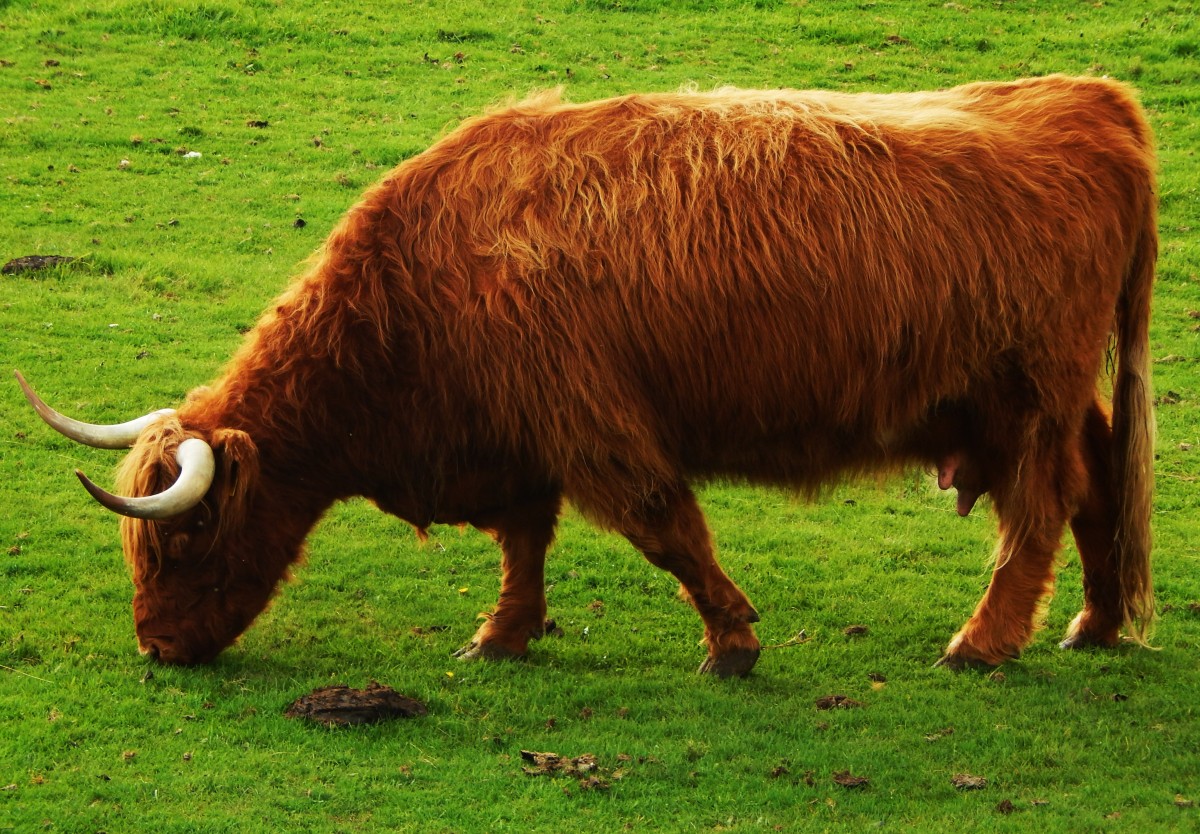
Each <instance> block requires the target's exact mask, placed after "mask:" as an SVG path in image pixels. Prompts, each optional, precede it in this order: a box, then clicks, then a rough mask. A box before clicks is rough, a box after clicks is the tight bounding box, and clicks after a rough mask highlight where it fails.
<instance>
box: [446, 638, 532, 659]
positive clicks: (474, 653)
mask: <svg viewBox="0 0 1200 834" xmlns="http://www.w3.org/2000/svg"><path fill="white" fill-rule="evenodd" d="M454 656H455V657H457V658H458V659H459V660H512V659H513V658H517V657H522V656H523V655H519V654H517V653H516V652H513V651H511V650H510V649H506V648H505V647H504V646H501V645H499V644H497V643H479V642H477V641H475V640H472V641H471V642H470V643H467V645H465V646H463V647H462V648H461V649H459V650H458V651H456V652H455V653H454Z"/></svg>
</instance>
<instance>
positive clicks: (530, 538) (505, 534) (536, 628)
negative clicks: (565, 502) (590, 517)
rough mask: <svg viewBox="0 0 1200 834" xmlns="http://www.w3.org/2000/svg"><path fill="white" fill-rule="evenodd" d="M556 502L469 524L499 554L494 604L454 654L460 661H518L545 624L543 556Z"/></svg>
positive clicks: (541, 502)
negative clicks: (485, 536) (497, 597)
mask: <svg viewBox="0 0 1200 834" xmlns="http://www.w3.org/2000/svg"><path fill="white" fill-rule="evenodd" d="M560 505H561V498H560V496H558V495H554V496H553V497H550V498H546V499H542V500H539V501H534V502H530V503H527V504H523V505H520V506H517V507H513V508H509V509H505V510H500V511H496V512H492V513H488V514H486V515H483V516H480V517H478V518H474V519H472V520H471V523H472V525H473V526H475V527H477V528H479V529H480V530H483V531H484V532H486V533H488V534H490V535H491V536H492V538H494V539H495V540H496V542H497V543H498V544H499V545H500V548H501V550H502V551H503V554H504V561H503V573H502V575H501V579H500V601H499V602H498V603H497V604H496V608H495V610H494V611H493V612H492V613H491V614H487V615H485V619H484V623H483V625H481V626H480V627H479V630H478V631H476V632H475V636H474V637H472V638H471V642H469V643H467V645H465V646H463V647H462V648H461V649H459V650H458V652H456V653H455V656H456V657H459V658H461V659H464V660H470V659H475V658H487V659H500V658H509V657H520V656H522V655H524V654H525V650H526V649H527V647H528V645H529V641H530V640H531V639H534V638H537V637H541V636H542V631H543V629H544V628H545V622H546V583H545V572H546V571H545V567H546V551H547V550H548V549H549V547H550V543H551V542H552V541H553V540H554V528H555V526H556V525H557V523H558V513H559V508H560Z"/></svg>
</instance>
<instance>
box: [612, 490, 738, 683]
mask: <svg viewBox="0 0 1200 834" xmlns="http://www.w3.org/2000/svg"><path fill="white" fill-rule="evenodd" d="M620 529H621V532H622V533H623V534H624V535H625V537H626V538H627V539H629V541H630V542H632V543H633V545H634V547H636V548H637V549H638V550H640V551H641V552H642V553H643V554H644V555H645V557H646V559H648V560H649V561H650V563H651V564H653V565H655V566H656V567H659V568H662V569H663V570H666V571H669V572H670V573H671V574H673V575H674V576H675V578H676V579H678V580H679V583H680V586H681V587H680V593H681V595H682V596H683V597H684V598H685V599H687V600H688V601H689V602H691V604H692V605H693V606H695V608H696V611H697V612H699V614H700V617H701V618H702V619H703V620H704V642H705V644H706V645H707V646H708V657H707V658H706V659H705V661H704V663H703V664H701V666H700V671H701V672H707V673H711V674H714V675H717V676H719V677H730V676H741V675H745V674H747V673H749V672H750V670H751V669H753V668H754V664H755V663H756V662H757V660H758V654H759V649H760V645H759V642H758V637H757V635H755V633H754V628H753V627H752V626H751V623H755V622H758V612H757V611H755V610H754V607H753V606H752V605H751V604H750V600H749V599H747V598H746V595H745V594H743V593H742V591H741V590H740V589H739V588H738V587H737V585H735V584H734V583H733V581H732V580H730V578H729V577H728V576H726V575H725V572H724V571H723V570H721V566H720V565H718V564H717V559H716V556H715V555H714V553H713V545H712V538H711V536H710V535H709V532H708V525H706V524H705V522H704V515H703V513H702V512H701V511H700V507H699V505H698V504H697V503H696V497H695V496H694V495H693V494H692V492H691V490H689V489H687V488H686V487H679V488H678V489H676V490H674V491H672V492H669V493H668V494H666V495H661V496H655V500H653V501H651V502H647V505H646V506H645V507H643V508H642V509H641V510H640V511H639V512H637V513H631V514H629V515H628V516H626V517H625V518H623V519H622V520H621V524H620Z"/></svg>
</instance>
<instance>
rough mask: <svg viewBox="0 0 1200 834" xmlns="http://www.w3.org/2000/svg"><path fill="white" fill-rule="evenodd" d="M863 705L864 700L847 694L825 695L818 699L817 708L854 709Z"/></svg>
mask: <svg viewBox="0 0 1200 834" xmlns="http://www.w3.org/2000/svg"><path fill="white" fill-rule="evenodd" d="M861 706H862V701H856V700H854V699H853V698H851V697H849V696H846V695H825V696H823V697H821V698H818V699H817V709H854V708H855V707H861Z"/></svg>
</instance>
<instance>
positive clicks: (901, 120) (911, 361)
mask: <svg viewBox="0 0 1200 834" xmlns="http://www.w3.org/2000/svg"><path fill="white" fill-rule="evenodd" d="M1155 253H1156V233H1155V197H1154V159H1153V151H1152V147H1151V138H1150V135H1149V131H1148V129H1147V126H1146V123H1145V120H1144V118H1143V116H1142V114H1141V111H1140V109H1139V107H1138V106H1137V104H1136V103H1135V101H1134V100H1133V98H1132V96H1131V94H1130V92H1129V91H1128V90H1127V89H1126V88H1125V87H1123V86H1121V85H1120V84H1117V83H1115V82H1112V81H1107V80H1101V79H1073V78H1064V77H1050V78H1043V79H1036V80H1029V81H1021V82H1014V83H1002V84H973V85H968V86H965V87H959V88H955V89H953V90H949V91H944V92H932V93H915V94H896V95H844V94H838V93H826V92H791V91H771V92H756V91H741V90H720V91H716V92H712V93H690V92H682V93H677V94H654V95H633V96H626V97H622V98H617V99H611V100H607V101H599V102H594V103H589V104H581V105H574V104H566V103H562V102H560V101H559V100H558V98H557V96H556V95H555V94H546V95H542V96H539V97H535V98H533V99H531V100H528V101H525V102H522V103H519V104H516V105H514V106H511V107H508V108H505V109H502V110H498V111H496V112H493V113H491V114H488V115H485V116H481V117H479V118H476V119H472V120H470V121H468V122H466V123H464V124H463V125H462V126H461V127H459V128H458V129H457V130H455V131H453V132H452V133H451V134H450V135H448V136H447V137H445V138H444V139H442V140H440V141H439V142H438V143H436V144H435V145H434V146H433V147H432V148H430V149H429V150H428V151H426V152H425V153H423V154H421V155H419V156H417V157H415V158H413V159H411V160H408V161H407V162H405V163H403V164H401V165H400V166H399V167H397V168H396V169H395V170H394V171H393V172H392V173H391V174H390V175H388V176H387V177H386V178H385V179H384V180H383V181H382V182H381V183H379V184H378V185H377V186H375V187H374V188H372V189H371V190H370V191H369V192H368V193H367V194H366V195H365V197H364V198H363V200H362V201H361V202H360V203H359V204H358V205H357V206H355V207H354V208H353V209H351V210H350V212H349V213H348V214H347V216H346V218H345V219H344V220H343V221H342V222H341V224H340V225H339V226H338V228H337V229H336V230H335V231H334V232H333V233H332V235H331V236H330V238H329V240H328V242H327V243H326V245H325V247H324V249H323V251H322V253H321V254H320V256H319V257H318V258H317V259H316V260H315V261H314V263H313V265H312V268H311V269H310V271H309V272H308V273H307V274H306V275H304V276H303V277H302V278H300V279H298V280H297V281H296V282H295V283H294V285H293V286H292V287H291V288H290V289H289V290H288V291H287V292H286V293H285V294H284V295H283V297H282V298H281V299H280V300H279V301H278V302H277V303H276V305H275V306H274V309H273V310H271V311H270V312H268V313H267V314H266V315H265V316H264V317H263V319H262V320H261V321H260V322H259V324H258V325H257V327H256V328H255V329H254V331H253V332H252V333H251V334H250V335H249V336H248V338H247V340H246V343H245V345H244V346H243V347H242V349H241V350H240V351H239V352H238V354H237V355H236V357H235V358H234V359H233V361H232V362H231V364H230V365H229V367H228V368H227V369H226V371H225V373H224V375H223V376H222V377H221V378H220V379H219V380H217V382H216V383H214V385H213V386H212V387H211V388H209V389H201V390H199V391H197V392H195V393H194V394H193V395H192V397H191V398H189V400H188V402H187V403H186V404H185V405H184V406H183V407H182V408H181V409H180V411H179V415H178V418H177V419H174V420H171V421H164V422H162V423H160V424H159V425H158V426H157V427H156V428H155V429H154V430H152V431H148V432H147V433H146V435H144V436H143V438H142V440H141V441H140V442H139V444H138V445H137V446H136V447H135V448H134V450H133V452H132V453H131V455H130V457H129V459H128V462H127V464H126V466H125V469H124V475H123V477H122V487H123V489H124V490H126V491H127V492H129V493H133V494H146V493H148V492H151V491H154V490H156V489H159V488H161V487H163V486H165V485H166V484H169V483H170V482H171V480H172V478H173V477H174V474H175V473H174V464H173V455H172V452H173V449H174V448H175V446H176V445H177V444H178V443H179V442H180V440H181V439H182V438H183V437H185V436H200V437H203V438H205V439H207V440H209V441H210V443H211V444H212V445H213V446H214V448H215V449H216V451H217V458H218V476H217V480H216V483H215V484H214V486H213V490H212V492H211V493H210V495H209V497H208V499H207V501H206V502H205V504H204V505H203V506H202V507H201V508H199V509H197V510H195V511H192V512H190V513H188V514H187V515H185V516H184V517H181V518H179V519H177V520H174V521H171V522H162V523H159V522H145V521H136V520H126V521H125V522H124V531H125V533H124V537H125V545H126V552H127V554H128V556H129V558H130V560H131V562H132V563H133V567H134V576H135V582H136V584H137V596H136V600H135V608H136V617H137V626H138V633H139V638H140V640H141V642H142V645H143V647H145V648H147V649H149V650H151V651H153V652H155V653H156V654H158V656H160V657H161V658H162V659H164V660H175V661H180V662H190V661H201V660H207V659H209V658H211V657H212V656H213V655H215V653H216V652H218V651H220V649H221V648H223V647H224V646H225V645H228V643H229V642H231V641H232V640H233V639H234V638H235V637H236V636H237V634H239V633H240V632H241V631H242V630H243V629H244V628H245V627H246V626H247V625H248V624H249V623H250V621H251V620H252V619H253V617H254V616H256V615H257V613H258V612H259V611H260V610H261V609H262V607H263V606H265V605H266V603H267V600H268V598H269V596H270V594H271V591H272V589H273V588H274V586H275V584H276V583H277V582H278V580H279V579H280V578H281V577H282V576H283V575H284V574H285V572H286V569H287V566H288V565H289V564H291V563H292V562H293V561H294V560H295V559H296V558H298V556H299V553H300V549H301V544H302V542H303V540H304V538H305V536H306V535H307V533H308V531H309V530H310V528H311V527H312V525H313V524H314V523H315V522H316V521H317V519H318V518H319V517H320V516H321V514H322V513H323V512H324V511H325V510H326V509H327V508H328V507H329V505H330V504H331V503H332V502H334V501H336V500H338V499H341V498H345V497H349V496H352V495H365V496H368V497H370V498H372V499H374V500H375V501H376V502H377V503H378V504H379V506H380V507H381V508H383V509H384V510H386V511H388V512H392V513H395V514H396V515H398V516H400V517H402V518H404V519H407V520H408V521H410V522H412V523H413V524H414V525H415V526H417V527H418V528H424V527H426V526H427V525H430V524H433V523H438V522H467V523H471V524H474V525H476V526H478V527H480V528H482V529H486V530H489V531H491V532H492V533H493V534H494V535H495V536H496V538H497V540H498V541H499V543H500V544H501V546H502V548H503V550H504V559H505V572H504V579H503V587H502V592H501V599H500V603H499V606H498V607H497V609H496V612H495V614H494V615H493V617H492V619H491V620H489V621H488V622H487V623H485V625H484V626H483V628H481V629H480V631H479V633H478V634H477V635H476V636H475V639H474V640H473V641H472V642H471V644H469V645H468V646H467V647H466V648H465V650H464V653H465V654H467V655H470V656H474V655H486V656H494V655H509V654H519V653H522V652H524V651H525V644H526V641H527V640H528V639H529V638H530V636H532V635H535V634H537V633H538V632H539V630H540V628H541V625H542V618H543V615H544V613H545V602H544V597H543V592H542V563H543V558H544V554H545V549H546V547H547V546H548V545H549V543H550V541H551V539H552V537H553V530H554V524H555V520H556V518H557V514H558V510H559V505H560V501H561V498H562V497H564V496H565V497H566V498H567V499H569V500H570V501H572V502H573V503H574V504H575V505H576V506H578V507H579V508H580V509H581V510H582V511H583V512H584V513H586V514H587V515H588V516H589V517H590V518H592V519H594V520H595V521H596V522H597V523H599V524H602V525H604V526H606V527H609V528H612V529H616V530H618V531H620V532H621V533H623V534H624V535H625V536H627V537H628V538H629V539H630V540H631V541H632V542H633V543H634V544H635V545H637V546H638V547H639V548H640V549H641V550H642V551H643V552H644V553H645V554H646V556H647V557H648V558H649V559H650V560H651V561H652V562H654V563H655V564H657V565H660V566H661V567H663V568H665V569H667V570H670V571H671V572H672V573H674V574H675V575H676V576H677V577H678V578H679V579H680V581H681V583H682V586H683V589H684V593H685V595H686V596H688V597H689V598H690V599H691V601H692V602H693V603H694V604H695V606H696V607H697V609H698V611H699V613H700V614H701V616H702V617H703V619H704V622H705V626H706V638H707V641H708V647H709V658H708V660H707V661H706V664H705V668H707V669H709V670H711V671H714V672H717V673H719V674H740V673H744V672H745V671H748V670H749V668H750V667H751V666H752V665H753V663H754V658H755V657H756V656H757V652H758V640H757V638H756V637H755V636H754V632H753V629H752V627H751V625H750V623H752V622H753V621H754V620H755V619H757V615H756V614H755V612H754V609H753V608H752V607H751V606H750V603H749V601H748V600H747V599H746V597H745V596H744V595H743V594H742V593H741V591H740V590H738V589H737V587H736V586H734V585H733V583H731V582H730V581H729V580H728V578H727V577H726V576H725V575H724V573H722V572H721V569H720V567H719V566H718V565H717V563H716V561H715V558H714V556H713V552H712V545H711V541H710V537H709V534H708V531H707V529H706V527H705V524H704V520H703V517H702V515H701V513H700V510H699V508H698V507H697V505H696V502H695V499H694V496H693V495H692V492H691V489H690V485H691V484H694V483H695V482H697V481H703V480H705V479H710V478H715V477H720V478H733V479H739V480H741V479H744V480H748V481H752V482H759V483H767V484H778V485H783V486H785V487H788V488H792V489H796V490H799V491H802V492H806V493H810V492H814V491H816V490H817V489H818V488H819V487H821V486H822V485H824V484H828V483H830V482H831V481H834V480H836V479H839V478H843V477H846V476H851V475H855V474H859V473H865V472H875V471H880V470H894V469H897V468H900V467H907V466H913V465H924V466H933V467H936V468H937V469H938V472H939V483H941V485H942V486H944V487H949V486H955V487H957V488H958V490H959V494H960V502H959V508H960V510H961V511H964V512H965V511H969V509H970V506H971V504H973V503H974V500H975V498H977V497H978V496H979V495H980V494H982V493H985V492H987V493H990V494H991V496H992V500H993V505H994V507H995V510H996V513H997V516H998V519H999V524H1000V531H1001V537H1000V543H999V545H998V553H997V563H998V566H997V570H996V573H995V577H994V580H993V583H992V586H991V588H990V589H989V591H988V594H987V595H986V596H985V598H984V600H983V601H982V602H981V603H980V606H979V608H978V609H977V611H976V612H975V614H974V616H973V617H972V618H971V619H970V620H969V621H968V623H967V625H966V626H965V627H964V629H963V630H962V631H961V632H960V633H959V635H957V636H956V637H955V638H954V640H953V641H952V642H951V645H950V647H949V649H948V652H947V660H948V661H950V662H953V663H962V662H971V661H981V662H985V663H998V662H1000V661H1001V660H1003V659H1004V658H1005V657H1009V656H1012V655H1014V654H1016V653H1017V652H1019V651H1020V649H1021V647H1022V646H1023V645H1024V644H1025V643H1026V641H1027V640H1028V639H1029V636H1030V634H1031V633H1032V630H1033V628H1034V626H1035V611H1036V607H1037V603H1038V601H1039V600H1040V599H1041V597H1042V596H1043V595H1044V594H1045V592H1046V591H1047V589H1048V587H1049V583H1050V581H1051V571H1052V561H1053V556H1054V553H1055V552H1056V551H1057V549H1058V546H1059V540H1060V538H1061V534H1062V531H1063V528H1064V526H1065V525H1067V524H1068V523H1069V524H1071V526H1072V528H1073V530H1074V532H1075V535H1076V540H1077V542H1078V543H1079V546H1080V551H1081V555H1082V558H1083V566H1084V581H1085V588H1086V605H1085V608H1084V611H1083V612H1082V613H1081V615H1080V617H1079V618H1077V620H1076V622H1075V623H1074V624H1073V625H1072V630H1071V632H1070V634H1069V636H1068V641H1067V642H1068V643H1069V644H1071V645H1082V644H1089V643H1100V644H1112V643H1113V642H1115V640H1116V639H1117V632H1118V628H1119V627H1120V626H1121V625H1122V624H1126V625H1128V626H1130V627H1131V629H1132V631H1133V633H1134V634H1135V635H1137V636H1141V635H1142V634H1143V628H1144V624H1145V623H1146V622H1148V620H1149V618H1150V616H1151V614H1152V596H1151V592H1150V578H1149V500H1150V492H1151V480H1152V476H1151V472H1150V464H1151V453H1150V449H1151V443H1152V418H1151V414H1150V406H1149V372H1148V367H1149V366H1148V359H1147V355H1148V354H1147V351H1148V346H1147V343H1148V337H1147V322H1148V316H1149V297H1150V288H1151V283H1152V278H1153V265H1154V258H1155ZM1114 338H1115V340H1116V345H1117V359H1118V362H1117V367H1118V371H1117V374H1116V380H1115V385H1116V393H1115V405H1114V411H1115V414H1114V420H1115V425H1116V429H1115V432H1116V434H1115V437H1116V442H1115V443H1114V440H1113V437H1114V435H1113V431H1112V430H1111V429H1110V423H1109V419H1108V417H1107V409H1106V408H1105V407H1104V406H1103V405H1101V403H1100V399H1099V395H1098V393H1097V380H1098V377H1099V376H1100V374H1101V372H1102V370H1103V365H1104V358H1105V354H1106V348H1107V346H1108V345H1109V342H1110V339H1114ZM198 603H201V604H198Z"/></svg>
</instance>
